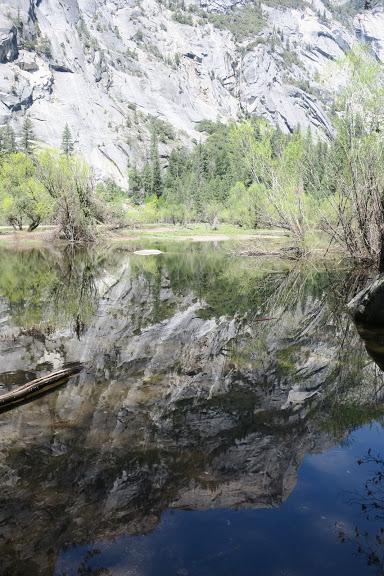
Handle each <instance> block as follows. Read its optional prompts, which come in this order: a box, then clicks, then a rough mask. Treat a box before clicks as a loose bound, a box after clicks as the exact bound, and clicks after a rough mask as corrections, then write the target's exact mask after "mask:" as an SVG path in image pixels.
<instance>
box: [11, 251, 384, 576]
mask: <svg viewBox="0 0 384 576" xmlns="http://www.w3.org/2000/svg"><path fill="white" fill-rule="evenodd" d="M156 247H157V248H161V249H162V250H163V251H164V252H165V253H164V254H162V255H160V256H145V257H143V256H138V255H134V254H132V250H133V247H132V246H130V245H127V246H119V247H115V248H110V249H108V250H102V249H101V248H98V249H97V250H96V249H95V250H92V251H68V250H67V251H61V250H60V251H59V250H55V251H54V250H35V249H33V250H28V251H10V250H5V249H2V250H1V251H0V326H1V336H0V393H1V392H4V391H7V390H10V389H12V388H13V387H14V386H16V385H19V384H22V383H24V382H26V381H28V380H30V379H31V378H33V377H35V376H37V375H39V374H44V373H46V372H49V371H52V370H55V369H57V368H60V367H62V366H63V365H65V364H67V363H69V362H73V361H81V362H83V363H84V369H83V371H82V373H81V374H80V375H79V376H76V377H74V378H72V379H71V380H70V381H69V382H68V383H67V384H66V385H65V386H63V387H61V388H59V389H58V390H56V391H54V392H52V393H50V394H49V395H46V396H44V397H42V398H40V399H38V400H35V401H33V402H31V403H29V404H26V405H23V406H19V407H17V408H14V409H13V410H10V411H8V412H4V413H2V414H0V575H1V576H3V575H7V576H8V575H9V576H18V575H26V576H35V575H36V576H53V575H54V576H74V575H80V576H82V575H91V574H92V575H104V574H105V575H111V576H112V575H113V576H123V575H124V576H126V575H132V576H172V575H175V576H208V575H209V576H216V575H217V576H226V575H228V576H232V575H239V576H243V575H244V576H254V575H258V576H308V575H312V576H316V575H319V576H320V575H324V574H327V576H336V575H337V576H340V575H341V574H348V576H354V575H356V576H364V575H367V576H369V575H375V574H376V575H378V574H380V575H381V574H384V550H383V539H384V517H383V515H384V442H383V439H384V431H383V408H384V375H383V373H382V371H381V370H380V368H379V367H378V365H377V364H376V363H375V362H374V361H373V360H372V359H371V357H370V356H369V354H368V353H367V350H366V347H365V343H364V342H363V341H362V340H361V338H360V337H359V335H358V332H357V330H356V327H355V326H354V325H353V322H352V321H351V319H350V317H349V315H348V313H347V312H346V310H345V304H346V302H348V299H349V298H350V297H351V296H353V295H354V294H355V293H356V291H358V289H359V288H360V287H361V286H362V285H363V284H364V282H366V281H367V279H366V278H359V277H358V275H357V274H355V273H353V272H351V271H350V270H348V269H347V268H346V267H341V266H339V267H331V268H330V269H329V267H328V269H327V268H326V267H324V266H315V265H305V266H297V265H293V264H289V263H285V262H283V261H280V260H273V261H268V260H263V259H251V258H238V257H234V256H231V255H230V254H231V247H230V246H228V245H226V244H222V245H220V246H215V245H197V244H196V245H190V244H173V245H172V244H169V245H166V246H165V245H160V246H156ZM63 280H64V281H63ZM371 344H372V343H371ZM371 344H370V345H369V346H371ZM369 349H370V348H369ZM378 358H380V350H379V349H378V348H377V347H376V349H375V359H376V361H377V360H378Z"/></svg>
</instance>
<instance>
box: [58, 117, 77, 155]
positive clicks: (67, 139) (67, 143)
mask: <svg viewBox="0 0 384 576" xmlns="http://www.w3.org/2000/svg"><path fill="white" fill-rule="evenodd" d="M74 148H75V145H74V142H73V138H72V133H71V131H70V129H69V126H68V124H66V125H65V128H64V131H63V137H62V140H61V150H62V152H63V154H65V155H66V156H70V155H71V154H73V151H74Z"/></svg>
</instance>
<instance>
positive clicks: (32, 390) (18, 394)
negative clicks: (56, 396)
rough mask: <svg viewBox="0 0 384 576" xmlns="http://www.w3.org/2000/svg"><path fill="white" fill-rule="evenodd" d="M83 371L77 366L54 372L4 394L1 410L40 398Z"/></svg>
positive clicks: (0, 399) (0, 403)
mask: <svg viewBox="0 0 384 576" xmlns="http://www.w3.org/2000/svg"><path fill="white" fill-rule="evenodd" d="M80 370H81V365H80V364H76V365H75V366H71V367H69V368H63V369H62V370H58V371H57V372H52V373H51V374H47V376H42V377H41V378H37V379H36V380H32V382H28V383H27V384H24V385H23V386H19V388H16V389H15V390H12V391H11V392H7V393H6V394H2V395H1V396H0V410H2V409H4V408H7V407H8V406H11V405H13V404H19V403H21V402H26V401H28V400H30V399H32V398H34V397H36V396H40V395H41V394H44V393H45V392H47V391H49V390H52V388H55V387H57V386H60V385H61V384H64V382H65V381H66V380H67V379H68V378H69V377H70V376H72V375H74V374H78V373H79V372H80Z"/></svg>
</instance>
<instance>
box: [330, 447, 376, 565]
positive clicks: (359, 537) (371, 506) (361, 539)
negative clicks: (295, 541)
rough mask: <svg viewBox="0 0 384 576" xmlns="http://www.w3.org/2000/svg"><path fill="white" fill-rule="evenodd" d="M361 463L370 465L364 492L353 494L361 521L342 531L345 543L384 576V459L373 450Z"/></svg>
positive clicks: (342, 540)
mask: <svg viewBox="0 0 384 576" xmlns="http://www.w3.org/2000/svg"><path fill="white" fill-rule="evenodd" d="M357 464H358V465H359V466H367V467H368V468H369V471H368V470H367V473H368V479H367V480H365V482H364V485H363V489H362V491H361V492H357V493H355V494H353V495H352V497H351V503H352V504H357V505H358V507H359V510H360V515H361V520H360V522H359V524H356V525H355V526H354V528H353V530H352V531H351V533H349V534H348V533H347V532H346V531H345V530H339V533H338V537H339V540H340V542H341V543H345V542H348V541H349V542H351V543H352V544H353V545H354V547H355V549H356V551H357V553H358V554H360V555H361V556H363V557H364V558H365V559H366V562H367V565H368V566H372V567H374V568H375V569H376V574H378V575H379V576H383V575H384V547H383V546H384V458H383V457H382V456H381V455H380V454H373V453H372V451H371V449H369V450H368V452H367V454H366V455H365V456H364V457H362V458H361V459H359V460H358V461H357Z"/></svg>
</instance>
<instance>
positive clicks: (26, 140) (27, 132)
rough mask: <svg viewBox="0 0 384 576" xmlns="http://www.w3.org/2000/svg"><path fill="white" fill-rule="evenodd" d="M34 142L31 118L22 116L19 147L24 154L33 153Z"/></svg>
mask: <svg viewBox="0 0 384 576" xmlns="http://www.w3.org/2000/svg"><path fill="white" fill-rule="evenodd" d="M34 143H35V134H34V131H33V124H32V120H31V119H30V117H29V116H26V117H25V118H24V122H23V127H22V129H21V149H22V151H23V152H25V153H26V154H33V150H34V147H35V145H34Z"/></svg>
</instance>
